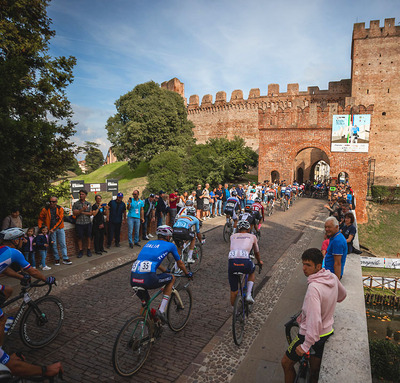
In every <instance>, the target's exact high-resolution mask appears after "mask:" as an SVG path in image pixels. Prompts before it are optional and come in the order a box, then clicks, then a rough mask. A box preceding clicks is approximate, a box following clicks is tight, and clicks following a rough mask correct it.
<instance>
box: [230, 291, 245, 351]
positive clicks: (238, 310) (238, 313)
mask: <svg viewBox="0 0 400 383" xmlns="http://www.w3.org/2000/svg"><path fill="white" fill-rule="evenodd" d="M243 306H244V302H243V296H242V295H241V293H240V290H239V292H238V295H237V297H236V299H235V304H234V305H233V316H232V335H233V341H234V342H235V344H236V345H237V346H240V344H241V343H242V340H243V334H244V323H245V313H244V309H243Z"/></svg>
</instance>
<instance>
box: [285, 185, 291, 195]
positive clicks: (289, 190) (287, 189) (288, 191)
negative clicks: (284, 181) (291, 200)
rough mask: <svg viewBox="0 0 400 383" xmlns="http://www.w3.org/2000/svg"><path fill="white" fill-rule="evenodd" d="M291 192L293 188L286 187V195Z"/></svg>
mask: <svg viewBox="0 0 400 383" xmlns="http://www.w3.org/2000/svg"><path fill="white" fill-rule="evenodd" d="M291 192H292V189H291V188H289V187H287V188H286V189H285V195H287V196H290V193H291Z"/></svg>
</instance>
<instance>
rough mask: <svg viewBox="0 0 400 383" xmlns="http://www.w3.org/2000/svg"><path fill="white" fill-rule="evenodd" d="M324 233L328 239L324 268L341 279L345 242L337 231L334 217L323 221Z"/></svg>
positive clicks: (344, 260) (345, 249)
mask: <svg viewBox="0 0 400 383" xmlns="http://www.w3.org/2000/svg"><path fill="white" fill-rule="evenodd" d="M325 232H326V235H327V236H328V237H329V246H328V248H327V250H326V256H325V268H326V269H327V270H330V271H331V272H332V273H334V274H336V276H337V277H338V278H339V279H341V278H342V275H343V270H344V265H345V263H346V256H347V242H346V239H345V238H344V236H343V234H342V233H341V232H340V231H339V222H338V221H337V219H336V218H335V217H329V218H327V219H326V221H325Z"/></svg>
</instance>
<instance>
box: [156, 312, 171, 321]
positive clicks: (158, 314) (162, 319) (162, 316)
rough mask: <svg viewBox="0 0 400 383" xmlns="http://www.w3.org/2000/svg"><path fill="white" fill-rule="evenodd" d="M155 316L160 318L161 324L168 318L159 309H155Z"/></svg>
mask: <svg viewBox="0 0 400 383" xmlns="http://www.w3.org/2000/svg"><path fill="white" fill-rule="evenodd" d="M156 317H157V318H159V319H160V321H161V323H162V324H165V323H168V319H167V317H166V316H165V313H162V312H161V311H160V310H157V312H156Z"/></svg>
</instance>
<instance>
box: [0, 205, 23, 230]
mask: <svg viewBox="0 0 400 383" xmlns="http://www.w3.org/2000/svg"><path fill="white" fill-rule="evenodd" d="M11 227H19V228H20V229H22V217H21V216H20V215H19V208H17V207H15V208H13V209H11V214H10V215H8V216H7V217H6V218H4V220H3V224H2V226H1V230H6V229H10V228H11Z"/></svg>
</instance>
